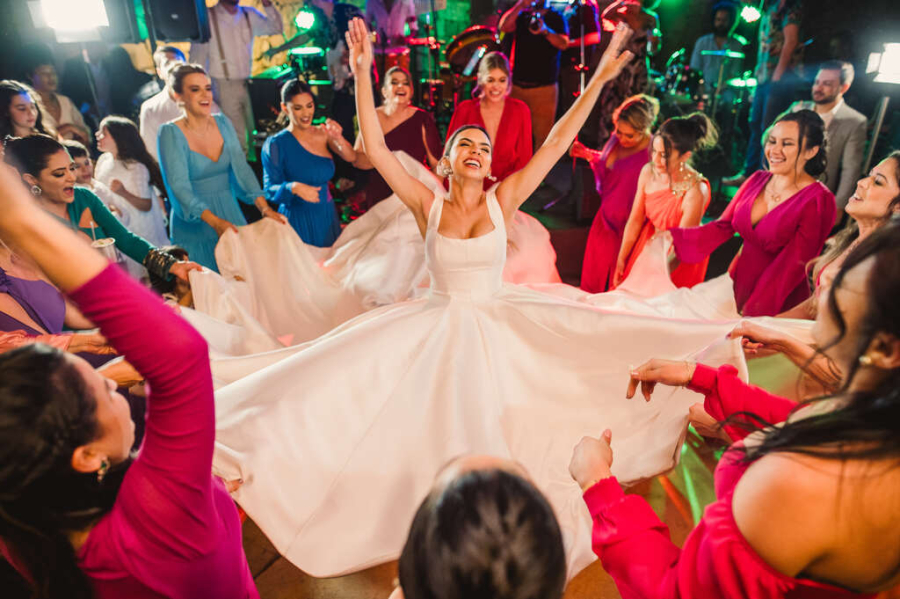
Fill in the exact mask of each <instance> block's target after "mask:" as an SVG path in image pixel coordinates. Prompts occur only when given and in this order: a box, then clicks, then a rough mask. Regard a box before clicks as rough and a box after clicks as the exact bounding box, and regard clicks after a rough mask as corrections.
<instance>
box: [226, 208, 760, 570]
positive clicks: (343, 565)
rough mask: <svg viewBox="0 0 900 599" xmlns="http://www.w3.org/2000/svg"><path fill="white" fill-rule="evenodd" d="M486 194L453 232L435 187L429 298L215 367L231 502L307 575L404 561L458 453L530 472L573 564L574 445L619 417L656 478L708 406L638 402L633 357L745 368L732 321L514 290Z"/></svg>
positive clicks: (621, 430) (620, 459)
mask: <svg viewBox="0 0 900 599" xmlns="http://www.w3.org/2000/svg"><path fill="white" fill-rule="evenodd" d="M486 201H487V207H488V211H489V213H490V217H491V220H492V222H493V225H494V229H493V230H492V231H491V232H490V233H488V234H486V235H483V236H480V237H477V238H473V239H453V238H448V237H445V236H443V235H441V234H440V233H438V225H439V223H440V218H441V213H442V207H443V202H444V200H443V199H442V196H440V195H437V194H436V200H435V202H434V204H433V207H432V209H431V213H430V214H429V220H428V228H427V234H426V238H425V254H426V263H427V269H428V274H429V275H430V290H429V292H428V293H426V294H425V295H424V296H422V297H419V298H417V299H412V300H408V301H404V302H400V303H396V304H391V305H387V306H383V307H380V308H377V309H374V310H371V311H368V312H365V313H363V314H362V315H360V316H358V317H356V318H353V319H351V320H350V321H348V322H346V323H344V324H343V325H341V326H338V327H337V328H335V329H333V330H331V331H330V332H328V333H326V334H325V335H323V336H322V337H320V338H318V339H315V340H313V341H310V342H307V343H304V344H301V345H297V346H295V347H288V348H283V349H274V350H273V351H265V352H262V353H258V354H255V355H251V356H243V357H230V358H229V357H223V358H218V359H214V360H213V361H212V365H213V372H214V375H215V377H216V379H217V383H218V385H219V388H218V390H217V392H216V412H217V439H216V448H215V456H214V469H215V472H216V474H218V475H220V476H222V477H223V478H225V479H227V480H232V479H237V478H241V479H243V481H244V483H243V485H242V486H241V487H240V488H239V489H238V491H237V492H236V493H235V499H236V500H237V501H238V503H239V504H240V505H241V506H242V507H243V508H244V509H245V510H246V512H247V513H248V514H249V516H250V517H251V518H252V519H253V520H254V521H255V522H256V523H257V524H258V525H259V526H260V528H261V529H262V530H263V532H264V533H265V534H266V535H267V536H268V537H269V539H270V540H271V541H272V543H273V544H274V546H275V547H276V549H277V550H278V551H279V552H281V553H282V554H283V555H284V556H285V557H287V558H288V559H289V560H290V561H292V562H293V563H294V564H295V565H297V566H298V567H299V568H300V569H301V570H303V571H305V572H307V573H309V574H311V575H314V576H337V575H341V574H345V573H349V572H353V571H356V570H360V569H363V568H366V567H368V566H371V565H374V564H378V563H381V562H385V561H388V560H391V559H395V558H397V557H398V555H399V552H400V550H401V548H402V546H403V543H404V540H405V537H406V534H407V532H408V528H409V525H410V523H411V521H412V516H413V514H414V512H415V509H416V508H417V506H418V504H419V503H420V502H421V501H422V499H423V498H424V497H425V495H426V494H427V493H428V490H429V489H430V487H431V485H432V482H433V479H434V476H435V474H436V473H437V472H438V470H439V469H440V468H441V467H442V466H443V465H445V464H446V463H447V461H448V460H450V459H451V458H453V457H455V456H458V455H460V454H463V453H478V454H490V455H496V456H501V457H504V458H511V459H514V460H518V461H519V462H520V463H522V464H523V465H524V466H525V468H526V469H527V470H528V472H529V473H530V475H531V477H532V478H533V480H534V482H535V484H536V485H537V486H538V488H540V489H541V491H542V492H543V493H545V495H546V496H547V497H548V499H549V501H550V503H551V505H552V506H553V508H554V510H555V512H556V514H557V516H558V518H559V522H560V525H561V528H562V531H563V537H564V541H565V545H566V551H567V557H568V564H569V573H570V575H574V574H575V573H577V572H578V571H579V570H580V569H582V568H583V567H584V566H586V565H587V564H588V563H590V562H591V561H592V560H593V559H594V556H593V553H592V552H591V539H590V535H591V526H590V520H589V517H588V513H587V510H586V509H585V507H584V505H583V502H582V500H581V493H580V490H579V488H578V485H577V484H576V483H574V482H573V481H572V480H571V478H570V477H569V474H568V471H567V467H568V463H569V459H570V457H571V453H572V448H573V447H574V445H575V444H576V443H577V442H578V440H579V439H580V438H581V437H582V436H583V435H593V436H596V435H598V434H600V432H602V431H603V430H604V429H605V428H610V429H612V433H613V444H614V450H615V461H614V463H613V471H614V473H615V474H616V475H617V476H618V477H619V479H620V480H621V481H623V482H626V483H627V482H629V481H636V480H639V479H642V478H645V477H649V476H652V475H655V474H658V473H660V472H663V471H665V470H667V469H668V468H670V467H672V466H673V465H674V464H675V462H676V459H677V455H678V452H679V448H680V443H681V440H682V438H683V435H684V432H685V425H686V422H687V412H688V407H689V406H690V405H691V404H693V403H696V402H697V401H702V399H701V398H700V397H699V396H698V395H696V394H694V393H692V392H690V391H687V390H685V389H681V388H666V387H660V388H658V389H657V391H656V393H655V395H654V401H652V402H649V403H648V402H645V401H643V400H641V399H633V400H626V399H625V388H626V385H627V382H628V372H629V368H630V367H631V366H632V365H637V364H641V363H643V362H644V361H645V360H647V359H648V358H650V357H659V358H669V359H676V360H682V359H702V360H703V361H704V362H705V363H707V364H711V365H718V364H721V363H726V362H728V363H733V364H736V365H738V366H739V368H740V369H741V370H742V371H743V372H746V370H745V365H744V362H743V355H742V352H741V349H740V344H739V343H738V341H736V340H726V335H727V333H728V332H729V331H730V330H731V329H732V328H733V326H734V324H735V322H734V321H733V320H713V321H702V320H696V319H690V318H686V317H679V316H674V317H665V316H660V315H658V314H655V313H653V311H652V310H650V311H649V312H647V313H641V310H634V311H629V310H627V309H625V307H623V306H617V307H613V308H603V307H597V306H593V305H590V302H589V301H587V300H586V298H585V297H578V296H573V298H568V297H564V295H565V294H566V292H565V291H560V292H559V293H557V294H548V293H542V292H539V291H535V290H533V289H530V288H528V287H524V286H520V285H511V284H507V283H504V282H503V280H502V273H503V268H504V263H505V261H506V256H507V235H506V226H505V223H504V219H503V215H502V211H501V209H500V206H499V204H498V203H497V200H496V197H495V195H494V193H493V191H491V192H489V193H488V194H487V200H486ZM560 287H561V286H560ZM572 293H573V294H574V292H572ZM576 295H577V294H576ZM622 301H625V300H622ZM641 301H642V300H640V299H639V298H638V299H635V298H632V300H631V302H632V303H636V304H640V303H641ZM626 303H627V302H626Z"/></svg>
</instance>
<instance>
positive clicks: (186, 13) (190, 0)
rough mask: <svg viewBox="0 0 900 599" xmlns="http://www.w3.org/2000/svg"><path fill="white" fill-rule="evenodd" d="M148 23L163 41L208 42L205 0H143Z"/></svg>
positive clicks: (207, 15)
mask: <svg viewBox="0 0 900 599" xmlns="http://www.w3.org/2000/svg"><path fill="white" fill-rule="evenodd" d="M143 3H144V9H145V10H146V14H147V25H148V26H149V27H152V28H153V32H154V33H155V34H156V39H157V40H159V41H161V42H208V41H209V13H208V12H207V9H206V1H205V0H143Z"/></svg>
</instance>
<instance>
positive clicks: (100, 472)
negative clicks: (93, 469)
mask: <svg viewBox="0 0 900 599" xmlns="http://www.w3.org/2000/svg"><path fill="white" fill-rule="evenodd" d="M107 472H109V461H107V460H106V458H103V461H102V462H100V467H99V468H98V469H97V482H98V483H102V482H103V477H104V476H106V473H107Z"/></svg>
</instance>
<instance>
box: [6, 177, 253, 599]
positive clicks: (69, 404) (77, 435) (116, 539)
mask: <svg viewBox="0 0 900 599" xmlns="http://www.w3.org/2000/svg"><path fill="white" fill-rule="evenodd" d="M0 236H2V237H3V239H4V240H7V241H8V242H10V245H11V246H12V247H15V248H17V251H18V250H21V251H22V253H23V254H25V255H28V256H30V258H31V259H32V260H33V261H34V263H35V264H36V265H37V266H38V267H39V268H40V269H41V270H42V271H43V272H44V273H45V274H46V275H47V277H48V278H49V279H50V281H51V282H52V283H53V284H54V285H56V286H57V287H58V288H59V289H61V290H63V291H64V292H65V293H67V294H69V296H70V297H71V298H72V300H74V301H75V303H76V304H78V306H79V308H80V309H81V310H82V311H83V313H84V315H85V317H87V318H89V319H90V320H91V321H92V322H94V323H96V324H97V325H99V327H100V332H101V333H102V334H103V335H104V336H105V337H106V338H107V339H108V340H109V343H110V344H111V345H112V346H113V347H114V348H115V349H116V350H117V351H119V352H120V353H121V354H122V355H124V356H125V358H126V359H127V360H128V362H130V363H131V364H132V365H134V367H135V368H136V369H137V370H138V371H139V372H140V373H141V374H142V375H143V376H144V377H145V378H146V380H147V382H148V383H149V396H148V399H147V405H148V411H147V420H146V427H147V428H146V434H145V437H144V443H143V446H142V448H141V451H140V454H139V455H138V456H137V457H132V456H131V453H130V450H131V447H132V442H133V439H134V431H135V427H134V423H133V422H132V420H131V414H130V411H129V406H128V403H127V402H126V400H125V399H124V398H123V397H122V396H121V395H120V394H119V393H117V392H116V390H115V384H114V383H111V381H110V380H108V379H105V378H104V377H103V376H101V375H100V374H98V373H97V372H96V371H94V370H93V369H92V368H91V367H90V365H88V363H87V362H85V361H84V360H82V359H81V358H78V357H75V356H72V355H71V354H67V353H64V352H62V351H60V350H58V349H55V348H52V347H49V346H46V345H43V344H32V345H27V346H25V347H21V348H18V349H14V350H11V351H8V352H6V353H4V354H2V355H0V489H2V492H0V513H2V514H3V517H2V518H0V554H2V555H3V557H4V558H6V559H7V560H8V561H9V562H10V564H12V565H13V567H15V568H16V570H18V571H19V572H20V573H22V575H23V577H24V578H25V579H26V580H27V581H28V583H29V584H30V586H32V587H33V591H34V595H35V596H36V597H70V598H74V599H112V598H116V597H131V598H137V599H157V598H159V597H170V598H181V599H193V598H196V597H217V598H222V599H228V598H231V599H248V598H249V599H253V598H255V597H258V596H259V595H258V593H257V591H256V587H255V586H254V583H253V578H252V576H251V574H250V568H249V566H248V565H247V558H246V556H245V555H244V550H243V547H242V544H241V523H240V519H239V518H238V513H237V509H236V508H235V505H234V501H232V499H231V497H230V496H229V494H228V492H227V491H226V489H225V487H224V486H223V485H222V483H221V482H220V481H217V479H215V478H213V476H212V455H213V443H214V441H215V406H214V403H213V384H212V374H211V372H210V367H209V353H208V351H207V346H206V342H205V341H204V340H203V338H202V337H201V336H200V334H199V333H197V332H196V331H195V330H194V329H193V328H192V327H191V326H190V325H189V324H188V323H187V321H185V320H184V319H182V318H181V317H180V316H178V315H177V314H176V313H175V312H173V311H172V310H171V309H170V308H168V307H166V306H164V305H163V303H162V301H161V300H160V299H159V298H158V297H155V296H153V295H152V294H151V293H150V291H148V290H146V289H144V288H143V287H141V286H140V285H139V284H138V283H136V282H135V281H133V280H132V279H130V278H129V277H128V275H127V274H126V273H125V271H123V270H122V269H121V268H119V267H118V266H116V265H114V264H110V263H109V262H107V260H106V259H105V258H104V257H103V256H101V255H100V254H99V253H98V252H96V251H94V250H93V249H91V248H90V247H89V246H88V244H87V243H86V242H85V241H84V240H83V239H81V238H80V236H79V235H78V234H77V233H76V232H75V231H72V230H71V228H70V227H68V226H66V225H64V224H62V223H60V222H59V220H58V219H56V218H54V217H53V216H52V215H50V214H48V213H47V212H45V211H44V210H41V209H40V208H39V207H38V206H37V205H35V203H34V200H33V199H31V198H29V194H28V192H27V191H26V190H25V189H24V187H23V185H22V183H21V182H20V181H17V180H16V177H15V176H14V175H13V174H11V173H9V172H8V171H7V169H0Z"/></svg>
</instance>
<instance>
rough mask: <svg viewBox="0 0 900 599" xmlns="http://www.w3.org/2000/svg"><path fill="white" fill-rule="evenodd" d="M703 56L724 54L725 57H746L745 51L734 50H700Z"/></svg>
mask: <svg viewBox="0 0 900 599" xmlns="http://www.w3.org/2000/svg"><path fill="white" fill-rule="evenodd" d="M700 54H702V55H703V56H722V57H725V58H745V57H746V54H744V53H743V52H735V51H734V50H703V51H701V52H700Z"/></svg>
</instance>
